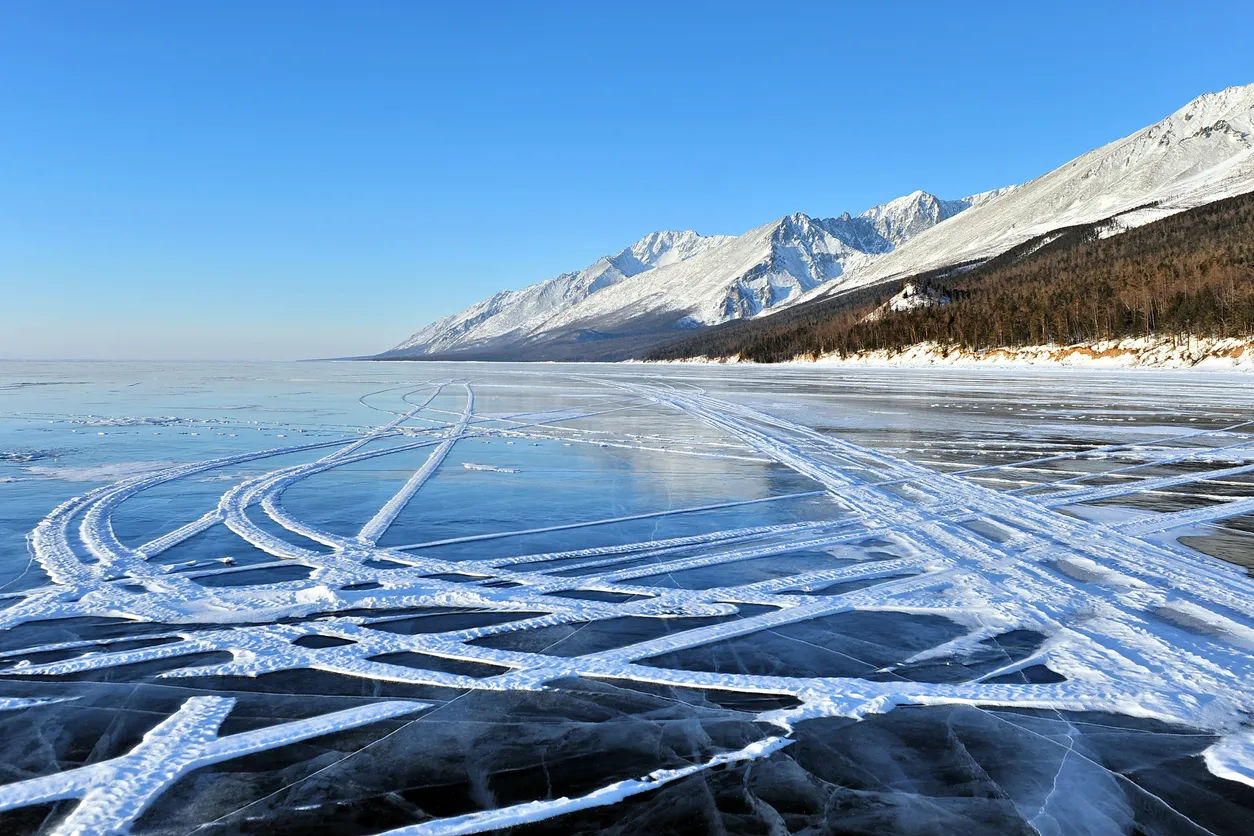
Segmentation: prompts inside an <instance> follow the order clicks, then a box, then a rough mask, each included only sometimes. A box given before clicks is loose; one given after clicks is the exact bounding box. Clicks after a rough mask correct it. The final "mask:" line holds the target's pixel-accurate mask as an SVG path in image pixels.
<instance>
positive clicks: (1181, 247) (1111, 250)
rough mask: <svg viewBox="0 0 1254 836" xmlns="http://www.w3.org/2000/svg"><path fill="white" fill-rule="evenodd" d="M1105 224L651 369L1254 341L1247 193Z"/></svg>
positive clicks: (708, 334)
mask: <svg viewBox="0 0 1254 836" xmlns="http://www.w3.org/2000/svg"><path fill="white" fill-rule="evenodd" d="M1104 228H1106V225H1104V224H1095V225H1091V226H1085V227H1074V228H1070V229H1067V230H1062V231H1060V232H1057V233H1052V234H1051V235H1050V236H1047V237H1045V238H1043V239H1038V240H1036V241H1031V242H1028V243H1027V244H1024V245H1022V246H1020V247H1017V248H1016V249H1015V250H1012V251H1010V252H1008V253H1005V254H1003V255H1002V256H999V257H998V258H995V259H992V260H990V261H988V262H985V263H984V264H982V265H980V266H978V267H975V268H974V269H971V270H968V271H966V272H960V273H957V274H956V275H955V274H953V273H952V271H951V273H950V275H945V274H944V273H934V274H930V275H924V276H917V277H911V278H912V279H913V280H914V281H916V282H922V283H930V284H931V285H932V286H933V287H935V288H936V289H938V290H940V291H941V292H943V293H945V294H946V295H948V296H950V298H951V299H952V300H953V301H952V302H951V303H950V304H948V305H945V306H943V307H934V308H926V309H922V310H915V311H910V312H901V313H895V314H892V315H890V316H886V317H884V318H882V319H880V320H879V321H876V322H863V321H862V320H863V318H864V317H865V316H866V314H867V313H869V312H870V311H872V310H874V308H875V307H876V306H877V305H879V304H881V303H882V302H883V301H884V300H885V299H887V298H888V297H889V296H891V295H892V294H893V293H895V292H896V291H897V290H898V289H899V288H900V286H901V284H902V283H901V282H898V283H896V284H893V285H881V286H879V287H877V288H876V289H875V290H876V291H878V295H876V296H874V297H872V296H871V295H870V294H869V293H868V292H867V291H862V292H859V293H858V294H856V295H853V296H846V297H842V298H839V299H829V300H822V301H818V302H813V303H809V304H807V305H802V306H798V307H796V308H793V309H791V310H786V311H784V312H782V313H780V314H776V315H775V316H771V317H767V318H765V319H760V320H753V321H749V322H737V323H730V324H728V325H726V326H721V327H719V328H714V329H709V330H708V331H703V332H700V333H697V334H693V335H691V336H689V337H686V338H684V339H680V340H676V341H674V342H672V343H668V344H666V345H664V346H661V347H659V348H657V349H654V350H653V351H651V352H650V353H649V354H648V356H647V357H648V359H656V360H665V359H680V358H685V357H698V356H706V357H729V356H733V355H739V356H740V357H741V358H742V359H745V360H754V361H756V362H763V363H769V362H780V361H785V360H792V359H795V358H798V357H804V356H818V355H824V354H833V353H834V354H839V355H841V356H848V355H851V354H857V353H860V352H864V351H873V350H881V349H886V350H896V349H904V348H907V347H909V346H911V345H915V344H918V343H921V342H933V343H937V344H939V345H942V346H951V347H955V348H962V349H968V350H982V349H990V348H1001V347H1005V348H1017V347H1023V346H1031V345H1044V344H1049V343H1055V344H1071V343H1081V342H1089V341H1096V340H1108V339H1118V338H1123V337H1136V336H1152V335H1158V336H1177V335H1178V336H1182V337H1183V336H1213V337H1236V336H1242V337H1243V336H1250V335H1254V193H1251V194H1246V195H1241V196H1238V197H1233V198H1228V199H1225V200H1220V201H1217V202H1215V203H1211V204H1207V205H1205V206H1201V207H1198V208H1196V209H1191V210H1189V211H1186V212H1182V213H1179V214H1176V215H1172V216H1170V217H1167V218H1164V219H1162V220H1159V221H1156V222H1154V223H1151V224H1147V225H1145V226H1142V227H1138V228H1135V229H1131V230H1129V231H1127V232H1123V233H1121V234H1118V235H1114V236H1110V237H1101V235H1102V230H1103V229H1104Z"/></svg>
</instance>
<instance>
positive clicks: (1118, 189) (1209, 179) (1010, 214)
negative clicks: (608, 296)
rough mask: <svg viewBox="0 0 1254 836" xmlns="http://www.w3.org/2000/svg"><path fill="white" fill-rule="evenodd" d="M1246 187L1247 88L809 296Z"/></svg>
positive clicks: (1249, 142) (1196, 106) (990, 202)
mask: <svg viewBox="0 0 1254 836" xmlns="http://www.w3.org/2000/svg"><path fill="white" fill-rule="evenodd" d="M1249 191H1254V84H1252V85H1246V86H1244V87H1229V88H1228V89H1227V90H1223V91H1220V92H1218V93H1207V94H1205V95H1203V96H1199V97H1198V98H1196V99H1194V100H1193V101H1191V102H1189V103H1188V104H1187V105H1185V106H1184V107H1182V108H1181V109H1180V110H1178V111H1176V112H1175V113H1173V114H1171V115H1170V116H1168V117H1167V118H1166V119H1163V120H1162V121H1161V122H1158V123H1156V124H1154V125H1151V126H1149V127H1148V128H1145V129H1143V130H1140V131H1137V132H1136V133H1134V134H1132V135H1131V136H1128V137H1125V138H1123V139H1120V140H1116V141H1115V142H1111V143H1109V144H1108V145H1103V146H1102V147H1101V148H1097V149H1095V150H1093V151H1090V152H1088V153H1087V154H1084V155H1082V156H1080V157H1077V158H1076V159H1074V160H1072V161H1071V162H1069V163H1067V164H1065V165H1063V166H1061V167H1059V168H1057V169H1055V170H1053V171H1051V172H1049V173H1048V174H1045V175H1043V176H1041V177H1038V178H1036V179H1035V180H1032V181H1030V182H1028V183H1025V184H1023V185H1022V186H1018V187H1016V188H1013V189H1009V190H1003V193H1001V194H995V195H993V196H992V197H991V198H990V199H987V200H985V201H983V202H982V203H981V204H979V205H977V206H974V207H973V208H972V209H970V211H967V212H963V213H962V215H961V216H960V217H958V218H955V219H954V220H953V221H951V222H950V223H946V224H941V225H939V226H936V228H935V229H928V230H925V231H923V232H921V233H920V234H919V235H917V236H915V237H913V238H911V239H910V241H909V242H908V243H905V244H903V245H902V246H901V247H899V248H897V249H896V250H895V251H894V252H893V253H891V254H890V255H888V256H886V257H885V258H883V259H879V260H877V261H876V262H875V263H874V264H871V265H868V267H867V268H866V269H864V270H862V271H859V273H858V274H857V275H853V274H848V275H847V276H846V280H845V281H842V282H836V283H833V284H832V285H831V286H829V287H826V288H823V289H822V290H820V291H817V292H816V293H814V294H811V296H821V295H827V294H830V293H836V292H839V291H842V290H845V289H848V288H851V287H858V286H864V285H871V284H875V283H878V282H881V281H886V280H890V279H894V278H900V277H905V276H910V275H914V274H917V273H921V272H923V271H927V270H932V269H936V268H941V267H945V266H948V265H953V264H961V263H964V262H971V261H979V260H983V259H987V258H990V257H992V256H995V255H997V254H999V253H1003V252H1005V251H1006V250H1008V249H1010V248H1011V247H1014V246H1017V245H1019V244H1022V243H1024V242H1026V241H1029V240H1031V239H1033V238H1036V237H1037V236H1040V235H1045V234H1048V233H1049V232H1051V231H1053V230H1056V229H1060V228H1062V227H1066V226H1072V225H1076V224H1090V223H1095V222H1097V221H1103V220H1105V219H1108V218H1112V219H1113V220H1112V221H1111V224H1110V226H1111V231H1119V230H1120V229H1127V228H1130V227H1133V226H1139V225H1141V224H1145V223H1149V222H1151V221H1154V220H1157V219H1159V218H1163V217H1166V216H1167V215H1171V214H1174V213H1176V212H1182V211H1184V210H1186V209H1191V208H1193V207H1195V206H1201V205H1203V204H1206V203H1211V202H1213V201H1216V200H1220V199H1222V198H1225V197H1231V196H1233V195H1238V194H1243V193H1245V192H1249ZM1116 216H1117V217H1116ZM807 298H809V297H807Z"/></svg>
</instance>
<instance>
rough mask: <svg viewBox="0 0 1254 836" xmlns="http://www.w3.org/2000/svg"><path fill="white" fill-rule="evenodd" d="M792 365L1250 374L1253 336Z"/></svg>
mask: <svg viewBox="0 0 1254 836" xmlns="http://www.w3.org/2000/svg"><path fill="white" fill-rule="evenodd" d="M658 362H664V363H718V364H734V363H751V362H753V361H751V360H744V359H741V358H740V357H739V356H732V357H692V358H688V359H684V360H663V361H658ZM790 362H791V363H805V364H810V363H813V364H817V365H832V366H907V367H922V366H1009V367H1014V366H1076V367H1083V368H1107V369H1198V370H1207V371H1223V372H1232V371H1254V337H1244V338H1237V337H1229V338H1224V339H1219V338H1215V337H1177V338H1171V337H1149V338H1146V337H1135V338H1127V339H1122V340H1100V341H1097V342H1089V343H1077V344H1075V345H1058V344H1049V345H1034V346H1024V347H1021V348H991V349H983V350H978V351H976V350H970V349H961V348H949V347H945V346H941V345H939V344H937V343H918V344H916V345H913V346H910V347H909V348H905V349H892V350H889V349H883V350H879V351H866V352H861V353H858V354H851V355H847V356H845V357H841V356H840V355H838V354H826V355H822V356H820V357H818V358H813V357H808V356H806V357H797V358H794V359H793V360H791V361H790Z"/></svg>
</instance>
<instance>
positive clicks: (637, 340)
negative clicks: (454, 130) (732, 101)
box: [380, 85, 1254, 360]
mask: <svg viewBox="0 0 1254 836" xmlns="http://www.w3.org/2000/svg"><path fill="white" fill-rule="evenodd" d="M1249 191H1254V85H1247V86H1244V87H1231V88H1228V89H1226V90H1223V91H1221V92H1218V93H1208V94H1205V95H1203V96H1200V97H1198V98H1197V99H1195V100H1193V101H1192V102H1190V103H1189V104H1187V105H1185V107H1183V108H1181V109H1180V110H1178V111H1176V112H1175V113H1173V114H1171V115H1170V116H1168V117H1167V118H1166V119H1163V120H1162V121H1160V122H1157V123H1156V124H1154V125H1151V126H1149V127H1147V128H1144V129H1142V130H1140V131H1137V132H1136V133H1134V134H1132V135H1130V136H1127V137H1125V138H1123V139H1119V140H1116V141H1115V142H1111V143H1109V144H1107V145H1104V146H1102V147H1100V148H1097V149H1095V150H1093V151H1090V152H1088V153H1086V154H1084V155H1082V156H1080V157H1077V158H1076V159H1074V160H1072V161H1070V162H1068V163H1066V164H1064V165H1063V166H1061V167H1059V168H1057V169H1055V170H1053V171H1051V172H1048V173H1047V174H1044V175H1042V176H1041V177H1038V178H1036V179H1034V180H1031V181H1029V182H1027V183H1024V184H1022V185H1016V186H1007V187H1005V188H1002V189H997V190H994V191H989V192H983V193H980V194H975V195H971V196H968V197H964V198H961V199H958V200H942V199H940V198H938V197H936V196H934V195H931V194H928V193H927V192H923V191H916V192H914V193H912V194H909V195H906V196H904V197H899V198H897V199H895V200H891V201H889V202H887V203H884V204H881V205H878V206H874V207H872V208H870V209H868V210H866V211H865V212H862V213H861V214H859V215H856V216H853V215H849V214H847V213H846V214H843V215H840V216H839V217H834V218H815V217H811V216H808V215H805V214H802V213H795V214H792V215H787V216H785V217H783V218H779V219H778V220H775V221H772V222H770V223H767V224H764V225H762V226H759V227H757V228H755V229H751V230H749V231H748V232H746V233H744V234H743V235H740V236H726V235H713V236H704V235H699V234H697V233H696V232H693V231H690V230H689V231H660V232H654V233H650V234H649V235H646V236H645V237H644V238H642V239H640V240H639V241H637V242H636V243H634V244H632V245H631V246H629V247H627V248H625V249H623V250H622V251H621V252H619V253H617V254H614V255H610V256H605V257H603V258H600V259H598V260H597V261H596V262H594V263H593V264H591V265H589V266H588V267H585V268H583V269H582V270H578V271H575V272H571V273H564V274H562V275H560V276H557V277H555V278H552V279H549V280H547V281H544V282H540V283H539V284H535V285H531V286H530V287H526V288H523V289H522V290H517V291H514V290H505V291H501V292H499V293H497V294H495V295H493V296H492V297H490V298H489V299H485V300H483V301H482V302H478V303H476V304H474V305H472V306H471V307H469V308H467V309H466V310H465V311H462V312H461V313H457V314H453V315H451V316H447V317H444V318H442V319H439V320H437V321H436V322H433V323H431V324H430V325H428V326H426V327H425V328H423V329H421V330H420V331H418V332H417V333H415V334H414V335H413V336H411V337H410V338H409V339H407V340H405V341H404V342H402V343H400V344H399V345H397V346H396V347H395V348H393V349H391V350H390V351H387V352H385V353H384V354H382V355H380V357H381V358H387V359H403V358H424V359H435V358H441V359H506V358H509V359H536V360H542V359H569V360H599V359H622V358H624V357H630V356H637V355H638V354H639V353H640V352H641V351H643V350H644V349H646V348H649V347H652V346H656V345H659V344H661V343H664V342H666V341H668V340H671V339H675V338H677V337H681V336H684V335H685V333H687V332H690V331H691V330H692V329H698V328H703V327H707V326H711V325H717V324H719V323H724V322H728V321H730V320H737V319H749V318H758V317H764V316H769V315H771V314H772V313H774V312H776V311H778V310H780V309H782V308H786V307H790V306H794V305H798V304H804V303H806V302H807V301H809V300H813V299H819V298H824V299H827V298H832V297H834V296H838V295H840V294H843V293H849V292H851V291H855V290H859V289H863V288H867V287H872V286H875V285H879V284H887V283H890V282H900V281H901V280H903V279H905V278H908V277H910V276H914V275H918V274H921V273H925V272H930V273H932V274H935V273H936V272H937V271H942V272H943V271H944V270H946V269H949V270H960V269H969V268H970V267H972V266H974V265H976V264H979V263H982V262H984V261H987V260H988V259H990V258H992V257H994V256H997V255H999V254H1001V253H1004V252H1006V251H1008V250H1010V249H1012V248H1015V247H1018V246H1020V245H1023V244H1024V243H1025V242H1028V241H1032V240H1034V239H1035V240H1040V241H1047V240H1048V239H1049V236H1050V234H1051V233H1053V232H1055V231H1060V230H1065V229H1067V228H1070V227H1074V226H1077V225H1081V224H1093V223H1097V222H1102V224H1103V226H1102V229H1103V234H1105V235H1111V234H1117V233H1119V232H1121V231H1124V230H1126V229H1130V228H1132V227H1136V226H1140V225H1142V224H1146V223H1150V222H1152V221H1155V220H1158V219H1160V218H1163V217H1166V216H1168V215H1171V214H1174V213H1176V212H1180V211H1184V210H1186V209H1190V208H1193V207H1196V206H1201V205H1204V204H1207V203H1210V202H1213V201H1216V200H1219V199H1222V198H1225V197H1229V196H1232V195H1236V194H1243V193H1245V192H1249Z"/></svg>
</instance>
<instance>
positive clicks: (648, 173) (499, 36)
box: [0, 0, 1254, 359]
mask: <svg viewBox="0 0 1254 836" xmlns="http://www.w3.org/2000/svg"><path fill="white" fill-rule="evenodd" d="M1030 5H1031V6H1035V8H1029V6H1030ZM1251 32H1254V3H1250V2H1248V0H1245V1H1244V2H1217V1H1216V0H1211V2H1207V3H1180V2H1170V3H1164V2H1128V3H1091V2H1086V3H1071V2H1051V3H1040V4H1019V3H1005V2H997V3H938V2H934V0H933V2H926V3H894V4H874V3H865V2H863V3H837V2H829V3H803V4H793V3H784V4H780V3H765V2H755V3H737V2H730V0H726V1H725V2H708V3H697V2H668V3H646V2H636V1H635V0H633V2H622V3H614V2H589V1H588V0H584V1H583V2H574V3H543V2H535V3H530V2H521V1H520V2H511V3H492V2H477V3H458V2H439V3H436V2H432V3H421V2H416V1H415V2H400V1H399V0H398V1H397V2H386V3H384V2H334V3H331V2H310V0H293V2H266V0H250V1H249V2H206V1H205V0H178V2H167V1H166V0H153V2H125V0H109V1H108V2H101V1H100V0H95V1H94V2H61V1H60V0H38V2H31V0H16V1H15V0H0V357H152V358H170V359H175V358H208V357H257V358H267V357H273V358H296V357H311V356H328V355H343V354H352V353H368V352H374V351H378V350H382V349H385V348H388V347H390V346H391V345H393V344H395V343H397V342H398V341H400V340H401V339H403V338H404V337H406V336H408V335H409V334H410V333H411V332H412V331H414V330H416V329H417V328H418V327H420V326H422V325H424V324H426V323H427V322H428V321H430V320H431V319H434V318H435V317H437V316H441V315H443V314H447V313H451V312H453V311H456V310H459V309H461V308H462V307H464V306H465V305H466V304H468V303H470V302H473V301H476V300H477V299H479V298H482V297H484V296H486V295H488V294H490V293H492V292H494V291H496V290H498V289H501V288H506V287H509V288H515V287H521V286H524V285H526V284H530V283H532V282H535V281H539V280H541V279H544V278H548V277H550V276H552V275H555V274H557V273H559V272H562V271H565V270H569V269H576V268H579V267H582V266H584V265H586V264H588V263H589V262H591V261H593V260H594V259H596V258H597V257H598V256H600V255H602V254H604V253H609V252H614V251H617V250H618V249H621V248H622V247H623V246H625V245H627V244H629V243H630V242H632V241H633V240H635V239H636V238H638V237H640V236H641V235H643V234H645V233H647V232H649V231H651V230H654V229H662V228H677V229H685V228H691V229H696V230H697V231H699V232H702V233H707V234H708V233H740V232H743V231H744V230H746V229H749V228H752V227H754V226H757V225H759V224H761V223H765V222H767V221H769V220H771V219H773V218H775V217H778V216H781V215H784V214H787V213H789V212H794V211H802V212H806V213H809V214H815V215H823V216H827V215H834V214H838V213H840V212H842V211H846V210H848V211H852V212H858V211H861V210H862V209H865V208H866V207H868V206H870V205H873V204H875V203H879V202H882V201H884V200H887V199H890V198H892V197H895V196H897V195H900V194H904V193H907V192H910V191H912V190H914V189H916V188H923V189H926V190H928V191H932V192H934V193H937V194H939V195H941V196H943V197H958V196H962V195H965V194H968V193H971V192H976V191H981V190H984V189H989V188H994V187H997V186H1002V185H1005V184H1008V183H1014V182H1019V181H1023V180H1026V179H1029V178H1031V177H1033V176H1036V175H1038V174H1041V173H1043V172H1045V171H1047V170H1049V169H1051V168H1054V167H1056V166H1057V165H1059V164H1061V163H1063V162H1065V161H1066V160H1068V159H1070V158H1071V157H1074V156H1076V155H1078V154H1080V153H1082V152H1084V151H1086V150H1088V149H1089V148H1091V147H1094V146H1096V145H1099V144H1101V143H1104V142H1107V141H1109V140H1112V139H1115V138H1117V137H1119V136H1122V135H1124V134H1127V133H1130V132H1131V131H1133V130H1135V129H1137V128H1139V127H1141V126H1144V125H1146V124H1149V123H1151V122H1153V121H1155V120H1157V119H1159V118H1161V117H1163V116H1165V115H1167V114H1168V113H1170V112H1171V111H1173V110H1175V109H1177V108H1178V107H1180V106H1182V105H1183V104H1184V103H1185V102H1186V101H1188V100H1189V99H1191V98H1193V97H1194V96H1196V95H1198V94H1200V93H1203V92H1206V91H1209V90H1214V89H1219V88H1222V87H1226V86H1229V85H1232V84H1245V83H1249V82H1252V81H1254V55H1252V54H1251V52H1250V33H1251Z"/></svg>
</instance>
